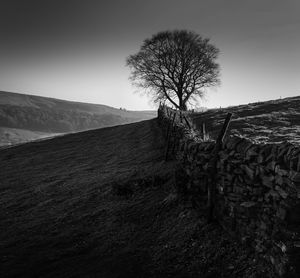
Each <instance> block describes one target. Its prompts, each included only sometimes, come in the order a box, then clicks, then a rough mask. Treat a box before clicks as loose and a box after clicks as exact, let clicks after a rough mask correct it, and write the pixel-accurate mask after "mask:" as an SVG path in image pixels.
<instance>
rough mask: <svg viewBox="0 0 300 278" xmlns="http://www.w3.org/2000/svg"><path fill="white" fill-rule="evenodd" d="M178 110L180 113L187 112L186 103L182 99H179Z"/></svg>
mask: <svg viewBox="0 0 300 278" xmlns="http://www.w3.org/2000/svg"><path fill="white" fill-rule="evenodd" d="M179 109H180V110H182V111H186V110H187V106H186V103H185V101H184V100H183V99H179Z"/></svg>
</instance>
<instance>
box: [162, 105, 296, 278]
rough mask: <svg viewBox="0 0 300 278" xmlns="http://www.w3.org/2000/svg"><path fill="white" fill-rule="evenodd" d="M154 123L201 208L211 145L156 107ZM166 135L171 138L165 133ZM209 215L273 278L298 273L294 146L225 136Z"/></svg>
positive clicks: (218, 161)
mask: <svg viewBox="0 0 300 278" xmlns="http://www.w3.org/2000/svg"><path fill="white" fill-rule="evenodd" d="M158 120H159V123H160V125H161V127H162V130H163V131H164V132H165V135H166V136H167V133H168V134H169V135H171V136H170V137H169V139H170V146H171V151H172V152H173V153H174V154H175V156H176V158H177V159H178V160H179V161H180V162H181V164H182V167H183V169H184V171H185V174H186V176H187V177H188V178H187V179H186V182H185V185H184V186H185V187H186V191H187V192H188V194H190V195H192V196H193V199H194V200H196V201H197V200H198V202H203V203H206V196H207V185H208V183H209V182H210V181H211V179H212V177H211V176H210V175H209V171H208V169H209V165H210V164H209V163H210V161H211V159H212V151H213V149H214V147H215V142H214V141H205V142H204V141H203V140H202V139H201V137H199V136H197V134H196V132H195V131H194V130H191V129H189V128H188V127H187V126H186V124H184V123H181V121H178V120H175V121H174V124H173V126H172V127H171V128H170V125H171V123H172V122H173V117H171V112H170V109H169V108H166V107H164V106H161V107H160V108H159V111H158ZM170 132H171V133H170ZM216 168H217V171H216V174H215V176H214V177H213V178H214V180H215V181H216V204H215V209H214V216H215V218H216V219H217V221H218V222H219V223H220V224H221V225H222V226H223V227H224V228H225V229H226V230H227V231H229V232H231V233H233V234H234V235H236V236H237V237H238V238H239V239H240V240H241V242H242V243H244V244H245V246H249V247H250V248H252V250H254V251H255V252H256V254H257V255H258V256H259V257H263V258H265V259H267V260H268V261H270V262H271V263H272V264H273V265H274V267H275V269H276V270H277V273H278V274H279V275H284V274H286V273H292V272H298V271H299V269H297V267H299V266H297V260H298V264H299V261H300V257H299V254H300V252H299V248H300V238H299V232H300V147H299V146H297V145H292V144H290V143H281V144H256V143H254V142H252V141H250V140H248V139H247V138H242V137H238V136H228V137H227V138H225V140H224V142H223V144H222V148H221V150H220V151H219V153H218V154H217V166H216Z"/></svg>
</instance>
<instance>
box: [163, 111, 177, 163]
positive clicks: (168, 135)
mask: <svg viewBox="0 0 300 278" xmlns="http://www.w3.org/2000/svg"><path fill="white" fill-rule="evenodd" d="M175 117H176V113H174V114H173V118H172V121H171V123H170V124H169V125H168V130H167V147H166V153H165V161H167V160H168V154H169V148H170V137H171V129H172V128H173V124H174V121H175Z"/></svg>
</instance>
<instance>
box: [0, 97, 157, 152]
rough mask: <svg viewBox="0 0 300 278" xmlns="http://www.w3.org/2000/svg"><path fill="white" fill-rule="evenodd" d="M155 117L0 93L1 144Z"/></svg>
mask: <svg viewBox="0 0 300 278" xmlns="http://www.w3.org/2000/svg"><path fill="white" fill-rule="evenodd" d="M154 117H156V111H126V110H124V109H117V108H113V107H109V106H106V105H100V104H90V103H81V102H72V101H66V100H60V99H54V98H46V97H40V96H33V95H25V94H17V93H9V92H0V146H1V145H2V146H3V145H10V144H16V143H21V142H26V141H30V140H35V139H40V138H45V137H48V136H54V135H57V134H63V133H70V132H77V131H84V130H88V129H95V128H102V127H108V126H114V125H121V124H126V123H132V122H138V121H142V120H147V119H151V118H154Z"/></svg>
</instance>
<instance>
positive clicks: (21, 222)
mask: <svg viewBox="0 0 300 278" xmlns="http://www.w3.org/2000/svg"><path fill="white" fill-rule="evenodd" d="M164 148H165V144H164V140H163V138H162V135H161V132H160V129H159V127H158V126H157V121H156V120H150V121H144V122H139V123H135V124H130V125H124V126H117V127H112V128H105V129H99V130H93V131H87V132H82V133H77V134H71V135H66V136H62V137H56V138H54V139H51V140H46V141H41V142H32V143H27V144H24V145H20V146H17V147H14V148H11V149H4V150H1V151H0V165H1V172H0V276H1V277H101V278H103V277H104V278H105V277H139V278H140V277H199V276H200V277H235V276H234V275H237V276H236V277H255V276H251V275H252V274H253V273H254V274H255V273H261V272H262V271H264V270H265V268H258V269H257V270H253V268H251V266H252V265H254V263H253V257H251V256H249V255H248V254H247V253H246V252H245V251H244V250H243V248H241V247H239V246H238V244H237V243H236V242H234V241H233V240H232V239H230V238H229V237H228V236H227V235H226V234H224V232H223V231H222V230H221V229H220V228H219V227H218V226H216V225H205V224H204V221H203V219H202V218H201V216H199V214H197V213H196V212H195V211H193V210H191V209H189V208H187V207H186V205H185V204H183V203H181V202H179V201H178V199H177V198H174V193H171V194H170V192H172V191H173V189H172V188H173V184H174V162H168V163H166V162H164V161H163V154H164ZM175 196H176V195H175ZM256 264H257V263H256ZM248 273H250V274H251V275H248ZM266 277H268V276H266Z"/></svg>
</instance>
